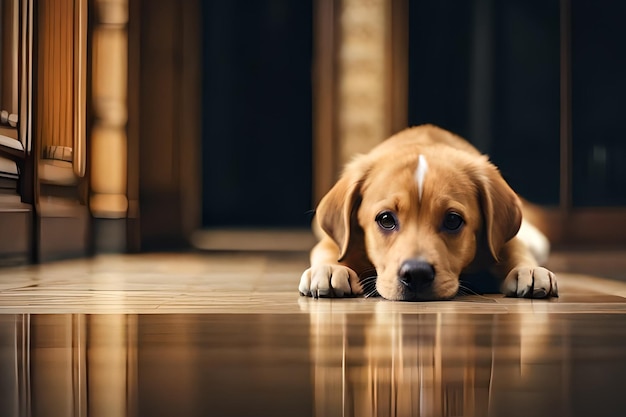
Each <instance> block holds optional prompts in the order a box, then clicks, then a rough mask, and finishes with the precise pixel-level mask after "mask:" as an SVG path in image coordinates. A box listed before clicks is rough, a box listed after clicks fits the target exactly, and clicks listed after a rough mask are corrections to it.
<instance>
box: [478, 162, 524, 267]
mask: <svg viewBox="0 0 626 417" xmlns="http://www.w3.org/2000/svg"><path fill="white" fill-rule="evenodd" d="M474 178H475V181H476V185H477V187H478V194H479V200H480V204H481V207H482V212H483V219H484V223H485V224H484V230H485V237H486V239H487V245H488V247H489V252H491V256H492V257H493V259H495V260H498V254H499V253H500V250H501V249H502V246H503V245H504V244H505V243H506V242H508V241H509V240H511V239H512V238H513V237H515V235H516V234H517V232H518V230H519V228H520V225H521V223H522V209H521V202H520V199H519V198H518V196H517V194H515V192H514V191H513V190H512V189H511V187H510V186H509V185H508V184H507V183H506V181H505V180H504V178H502V175H500V172H499V171H498V169H497V168H496V167H495V166H494V165H493V164H491V163H490V162H488V161H487V160H486V159H485V161H484V164H483V166H482V167H481V169H479V170H478V172H477V173H476V176H475V177H474Z"/></svg>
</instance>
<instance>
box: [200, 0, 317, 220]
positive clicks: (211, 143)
mask: <svg viewBox="0 0 626 417" xmlns="http://www.w3.org/2000/svg"><path fill="white" fill-rule="evenodd" d="M203 14H204V16H203V18H204V29H203V30H204V34H203V35H204V47H203V49H204V50H203V52H204V81H203V82H204V84H203V151H202V152H203V226H204V227H294V226H306V225H309V224H310V216H309V215H308V214H307V212H308V210H310V209H311V206H312V151H311V149H312V131H311V125H312V116H311V110H312V104H311V60H312V19H313V7H312V0H303V1H300V0H299V1H292V0H257V1H246V0H229V1H221V0H210V1H205V2H204V3H203Z"/></svg>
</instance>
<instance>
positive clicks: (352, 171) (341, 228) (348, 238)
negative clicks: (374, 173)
mask: <svg viewBox="0 0 626 417" xmlns="http://www.w3.org/2000/svg"><path fill="white" fill-rule="evenodd" d="M365 175H366V169H365V167H364V164H362V163H360V161H359V160H355V161H353V162H352V163H351V164H349V165H348V167H347V168H346V170H345V171H344V173H343V175H342V176H341V178H340V179H339V181H337V183H336V184H335V185H334V186H333V188H331V189H330V191H329V192H328V193H327V194H326V195H325V196H324V198H322V200H321V201H320V203H319V205H318V206H317V209H316V212H315V215H316V217H317V222H318V224H319V225H320V227H321V228H322V230H324V232H326V234H327V235H328V236H330V237H331V238H332V239H333V241H334V242H335V243H336V244H337V246H338V247H339V259H338V261H341V260H343V259H344V258H345V257H346V256H347V255H348V253H349V252H350V250H351V249H352V248H354V247H355V246H358V245H357V242H359V241H362V240H363V231H362V230H361V228H360V226H359V224H358V220H357V215H356V214H357V210H358V208H359V206H360V204H361V185H362V183H363V180H364V179H365Z"/></svg>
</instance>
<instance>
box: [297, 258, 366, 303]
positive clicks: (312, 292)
mask: <svg viewBox="0 0 626 417" xmlns="http://www.w3.org/2000/svg"><path fill="white" fill-rule="evenodd" d="M298 289H299V290H300V294H302V295H306V296H309V297H315V298H318V297H346V296H349V295H356V294H360V293H361V292H362V289H361V285H360V284H359V277H358V275H357V274H356V272H354V271H353V270H352V269H350V268H348V267H346V266H342V265H319V266H314V267H311V268H309V269H307V270H306V271H304V273H303V274H302V278H300V285H299V286H298Z"/></svg>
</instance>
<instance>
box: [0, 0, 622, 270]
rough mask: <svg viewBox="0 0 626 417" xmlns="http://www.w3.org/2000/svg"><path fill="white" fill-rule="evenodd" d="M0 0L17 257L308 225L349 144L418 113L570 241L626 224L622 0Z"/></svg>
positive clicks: (613, 235) (351, 148)
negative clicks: (465, 143) (485, 159)
mask: <svg viewBox="0 0 626 417" xmlns="http://www.w3.org/2000/svg"><path fill="white" fill-rule="evenodd" d="M0 1H1V3H2V7H1V8H0V10H1V13H2V14H0V19H1V21H2V22H3V30H2V32H1V38H0V45H2V50H1V54H2V55H1V56H2V57H3V61H2V66H1V71H2V73H1V74H0V75H1V77H0V80H2V84H1V85H0V89H1V90H0V93H1V94H0V97H2V106H3V108H2V109H1V110H2V111H3V113H2V114H3V117H2V118H0V119H1V120H0V121H2V123H1V124H0V129H1V130H0V134H2V141H0V158H2V159H0V162H1V164H0V167H1V168H2V169H0V185H1V186H2V187H1V195H0V197H1V198H0V225H3V230H5V232H4V234H3V235H2V236H0V241H2V242H8V240H9V239H10V238H9V236H19V237H20V238H19V239H18V241H19V242H20V244H19V248H20V249H19V250H17V252H16V251H15V250H14V252H15V253H13V255H8V252H10V250H9V249H7V248H9V247H10V246H11V245H9V244H6V245H4V246H2V245H0V253H3V254H4V255H3V256H5V255H6V256H5V257H7V258H11V257H13V258H15V259H22V260H25V259H26V260H45V259H53V258H56V257H66V256H83V255H86V254H89V253H97V252H107V251H115V252H119V251H139V250H152V249H164V248H182V247H189V246H190V245H191V244H192V243H193V242H194V236H196V237H197V236H198V233H199V231H204V232H200V235H202V233H205V235H202V236H205V237H207V236H208V238H211V236H213V237H215V236H214V235H212V234H211V233H215V232H216V231H221V232H224V231H226V232H227V233H229V232H241V231H246V230H256V231H261V232H263V231H274V232H276V231H285V230H289V231H295V232H297V233H296V235H297V234H298V233H301V235H302V236H304V235H306V236H310V232H309V224H310V221H311V217H312V210H313V209H314V207H315V205H316V203H317V202H318V201H319V199H320V198H321V196H323V194H324V193H325V192H326V191H327V190H328V189H329V188H330V187H331V186H332V184H333V182H334V181H335V180H336V178H337V177H338V175H339V173H340V172H341V167H342V166H343V164H344V163H345V162H346V161H347V160H349V159H350V158H351V156H352V155H353V154H355V153H358V152H365V151H367V150H368V149H370V148H371V147H372V146H374V145H375V144H376V143H378V142H380V141H382V140H383V139H384V138H386V137H387V136H389V135H390V134H392V133H394V132H396V131H398V130H400V129H402V128H404V127H406V126H409V125H415V124H420V123H435V124H439V125H441V126H442V127H445V128H447V129H450V130H452V131H454V132H456V133H458V134H460V135H462V136H464V137H466V138H467V139H469V140H470V141H471V142H472V143H474V144H475V145H476V146H477V147H478V148H479V149H480V150H482V151H483V152H486V153H488V154H489V155H490V156H491V158H492V159H493V161H494V162H495V163H496V164H497V165H499V166H500V168H501V170H502V172H503V174H504V176H505V178H506V179H507V180H508V181H509V182H510V183H511V185H512V186H513V187H514V188H515V189H516V190H518V191H519V192H520V194H521V195H522V196H524V197H525V198H527V199H528V200H530V201H531V202H533V203H535V204H537V210H535V211H533V220H534V221H536V222H537V223H539V224H540V225H542V226H543V227H544V229H545V230H546V231H547V233H548V234H549V236H550V237H551V238H552V240H553V241H554V242H555V243H556V244H557V245H578V244H587V245H589V244H593V245H609V244H611V245H614V244H623V243H626V235H625V234H624V233H623V232H622V231H623V230H626V210H625V206H626V168H625V164H624V163H623V162H622V161H623V160H624V159H625V157H626V142H625V141H624V139H623V137H622V136H623V134H622V126H621V117H620V116H621V114H622V113H623V107H624V106H623V104H622V101H623V100H622V98H623V97H624V96H625V95H626V78H624V77H623V76H622V75H621V73H622V72H623V71H622V70H623V68H624V65H625V64H626V56H625V55H626V52H625V51H624V49H623V48H622V47H621V43H620V42H621V39H623V37H624V35H625V33H624V32H625V31H626V29H624V27H623V25H622V24H621V22H623V20H624V18H625V17H626V5H624V4H622V3H621V2H613V1H608V0H603V1H600V2H593V3H592V2H585V1H583V0H548V1H539V0H523V1H522V0H503V1H495V0H472V1H461V0H306V1H297V2H294V1H289V0H258V1H255V2H247V1H243V0H232V1H228V2H224V1H218V0H203V1H201V0H186V1H184V2H179V1H176V0H150V1H148V0H111V1H102V0H0ZM55 10H60V11H61V12H63V13H61V14H58V15H59V16H61V15H63V16H65V17H63V18H62V19H61V20H62V21H63V23H64V24H63V25H59V26H51V25H46V22H51V21H53V20H54V19H53V18H54V16H56V15H55V14H54V13H55V12H54V11H55ZM54 31H58V32H59V33H56V32H54ZM52 32H54V33H52ZM55 42H56V43H55ZM59 42H61V43H59ZM69 46H72V47H71V48H70V47H69ZM55 48H56V49H55ZM46 51H48V52H49V51H57V52H59V54H60V55H59V54H55V55H54V56H57V55H58V56H65V57H67V62H73V63H74V65H73V66H71V65H69V64H68V66H67V68H66V69H65V70H64V69H63V68H62V67H59V68H58V71H57V70H55V71H54V72H50V71H48V70H47V68H51V67H52V63H53V62H57V61H51V62H52V63H50V64H49V65H47V66H43V62H45V60H46V59H48V58H50V57H51V56H52V55H49V54H47V52H46ZM64 54H65V55H64ZM47 57H48V58H47ZM59 62H60V63H61V64H62V62H64V61H62V60H61V61H59ZM55 68H56V67H55ZM46 77H48V78H46ZM50 77H52V78H50ZM54 77H57V78H59V77H61V78H62V79H63V80H64V84H63V85H65V87H64V89H62V90H61V89H58V91H57V90H55V89H54V86H55V85H57V83H54V82H53V81H54ZM46 88H47V89H46ZM44 93H45V94H44ZM55 103H60V104H59V105H56V104H55ZM5 107H6V109H5ZM61 109H65V110H63V111H61ZM67 109H70V110H67ZM46 112H47V113H46ZM68 112H69V113H71V114H69V113H68ZM4 113H6V115H5V114H4ZM4 116H6V117H4ZM5 119H6V120H5ZM42 120H43V121H42ZM44 121H45V123H44ZM55 126H59V127H58V128H57V129H55V128H54V127H55ZM59 135H60V136H59ZM61 136H63V137H61ZM18 220H19V221H18ZM296 235H282V236H283V237H282V238H283V239H286V240H287V247H288V246H289V239H291V238H294V239H296V238H295V237H294V236H296ZM233 236H235V239H239V240H242V239H243V240H245V239H247V238H246V236H248V235H245V234H243V235H241V234H240V235H237V234H235V235H233ZM237 236H238V237H237ZM268 236H273V235H271V234H270V235H268ZM276 236H277V235H276ZM285 236H287V237H286V238H285ZM270 239H271V237H270ZM263 241H264V240H263V239H261V240H260V242H261V243H260V244H259V245H260V246H263ZM267 241H268V240H267V239H265V242H267ZM307 242H310V241H308V240H307ZM307 244H308V243H307ZM217 246H219V243H218V244H217ZM295 246H296V247H298V245H295ZM2 248H4V249H2ZM18 252H19V253H18ZM16 253H17V254H16Z"/></svg>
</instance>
